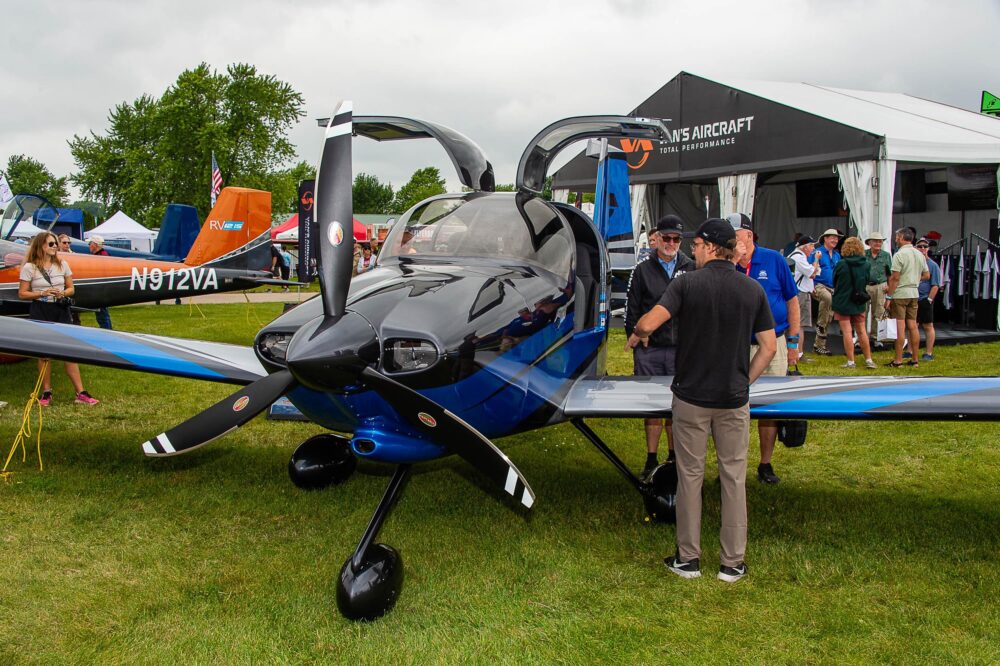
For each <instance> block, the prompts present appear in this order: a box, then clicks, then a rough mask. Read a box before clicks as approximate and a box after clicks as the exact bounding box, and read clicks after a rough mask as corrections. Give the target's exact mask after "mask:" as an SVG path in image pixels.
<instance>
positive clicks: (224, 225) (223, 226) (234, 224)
mask: <svg viewBox="0 0 1000 666" xmlns="http://www.w3.org/2000/svg"><path fill="white" fill-rule="evenodd" d="M208 228H209V229H214V230H216V231H240V230H241V229H243V221H242V220H225V221H223V220H209V221H208Z"/></svg>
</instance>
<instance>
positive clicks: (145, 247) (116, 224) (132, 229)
mask: <svg viewBox="0 0 1000 666" xmlns="http://www.w3.org/2000/svg"><path fill="white" fill-rule="evenodd" d="M93 235H97V236H101V237H102V238H104V240H127V241H129V243H130V244H131V246H132V247H131V249H133V250H136V251H138V252H152V250H153V241H154V240H155V239H156V232H155V231H152V230H150V229H147V228H146V227H144V226H142V225H141V224H139V223H138V222H136V221H135V220H133V219H132V218H131V217H129V216H128V215H126V214H125V213H123V212H121V211H118V212H117V213H115V214H114V215H112V216H111V217H109V218H108V219H107V220H106V221H105V222H104V223H103V224H100V225H98V226H96V227H94V228H93V229H91V230H90V231H88V232H86V233H84V234H83V237H84V238H85V239H88V238H90V237H91V236H93Z"/></svg>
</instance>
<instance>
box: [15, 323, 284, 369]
mask: <svg viewBox="0 0 1000 666" xmlns="http://www.w3.org/2000/svg"><path fill="white" fill-rule="evenodd" d="M0 352H6V353H10V354H17V355H20V356H33V357H37V358H55V359H59V360H62V361H74V362H77V363H84V364H87V365H101V366H105V367H109V368H120V369H123V370H134V371H138V372H148V373H152V374H158V375H170V376H174V377H188V378H191V379H203V380H206V381H212V382H222V383H228V384H249V383H251V382H253V381H256V380H258V379H260V378H262V377H265V376H266V375H267V371H266V370H265V369H264V367H263V366H262V365H261V364H260V361H258V360H257V357H256V355H255V354H254V352H253V349H252V348H251V347H241V346H239V345H229V344H222V343H218V342H203V341H200V340H185V339H183V338H168V337H163V336H158V335H144V334H139V333H124V332H121V331H109V330H104V329H100V328H90V327H87V326H73V325H70V324H53V323H48V322H39V321H32V320H27V319H15V318H13V317H3V318H0Z"/></svg>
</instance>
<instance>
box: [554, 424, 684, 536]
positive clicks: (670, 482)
mask: <svg viewBox="0 0 1000 666" xmlns="http://www.w3.org/2000/svg"><path fill="white" fill-rule="evenodd" d="M570 423H572V424H573V425H574V426H575V427H576V429H577V430H579V431H580V432H581V433H583V436H584V437H586V438H587V439H588V440H589V441H590V443H591V444H593V445H594V446H596V447H597V450H598V451H600V452H601V453H603V454H604V457H605V458H607V459H608V460H609V461H611V464H612V465H614V466H615V467H616V468H617V469H618V471H619V472H621V473H622V475H623V476H624V477H625V480H627V481H628V482H629V483H630V484H632V486H633V487H634V488H635V489H636V490H638V491H639V494H641V495H642V501H643V503H644V504H645V505H646V515H647V516H648V517H649V519H650V520H652V521H653V522H657V523H674V522H676V520H677V467H676V466H675V465H674V462H673V461H669V462H665V463H663V464H662V465H660V466H659V467H657V468H656V469H655V470H653V473H652V474H650V475H649V478H648V479H647V480H646V481H642V480H641V479H639V477H637V476H636V475H635V474H634V473H633V472H632V470H630V469H629V468H628V466H627V465H625V463H623V462H622V460H621V458H619V457H618V456H616V455H615V452H614V451H612V450H611V449H610V448H608V445H607V444H605V443H604V441H603V440H602V439H601V438H600V437H598V436H597V433H595V432H594V431H593V430H591V429H590V426H588V425H587V424H586V423H584V422H583V419H580V418H576V419H571V420H570Z"/></svg>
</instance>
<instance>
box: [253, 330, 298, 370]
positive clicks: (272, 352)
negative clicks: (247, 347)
mask: <svg viewBox="0 0 1000 666" xmlns="http://www.w3.org/2000/svg"><path fill="white" fill-rule="evenodd" d="M291 339H292V334H291V333H267V334H265V335H262V336H261V337H260V339H259V340H258V341H257V351H259V352H260V354H261V356H263V357H264V358H266V359H267V360H269V361H272V362H274V363H280V364H282V365H284V364H285V353H286V352H287V351H288V343H289V342H290V341H291Z"/></svg>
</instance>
